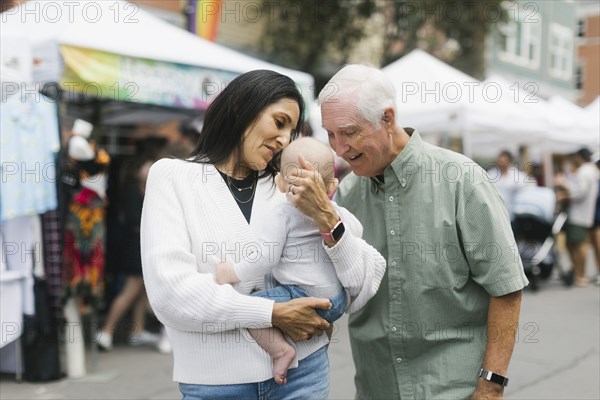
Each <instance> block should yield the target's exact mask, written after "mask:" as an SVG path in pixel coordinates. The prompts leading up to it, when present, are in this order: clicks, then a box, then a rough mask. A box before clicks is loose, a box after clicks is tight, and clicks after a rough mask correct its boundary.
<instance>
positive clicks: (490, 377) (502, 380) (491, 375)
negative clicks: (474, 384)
mask: <svg viewBox="0 0 600 400" xmlns="http://www.w3.org/2000/svg"><path fill="white" fill-rule="evenodd" d="M479 377H480V378H482V379H485V380H486V381H490V382H494V383H497V384H498V385H502V386H508V378H506V377H504V376H502V375H500V374H497V373H495V372H492V371H486V370H485V369H483V368H481V371H479Z"/></svg>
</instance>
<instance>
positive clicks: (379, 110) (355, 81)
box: [319, 64, 397, 128]
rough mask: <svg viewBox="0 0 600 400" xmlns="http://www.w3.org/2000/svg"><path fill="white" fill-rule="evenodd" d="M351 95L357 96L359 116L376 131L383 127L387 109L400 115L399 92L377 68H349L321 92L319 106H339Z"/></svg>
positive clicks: (353, 66) (350, 66)
mask: <svg viewBox="0 0 600 400" xmlns="http://www.w3.org/2000/svg"><path fill="white" fill-rule="evenodd" d="M350 95H354V96H356V108H357V111H358V114H359V116H361V117H363V118H364V119H366V120H367V121H368V122H370V123H371V124H372V125H373V126H374V127H375V128H379V127H380V126H381V118H382V117H383V112H384V111H385V109H386V108H392V109H393V110H394V112H396V111H397V106H396V88H395V87H394V84H393V83H392V81H391V80H390V79H389V78H388V77H387V76H386V75H385V74H384V73H383V72H382V71H381V70H379V69H377V68H374V67H370V66H368V65H361V64H350V65H347V66H345V67H344V68H342V69H341V70H339V71H338V72H337V73H336V74H335V75H334V76H333V77H332V78H331V79H330V80H329V82H328V83H327V84H326V85H325V87H324V88H323V89H322V90H321V92H320V93H319V104H321V105H322V104H323V103H326V102H337V101H338V99H340V98H342V97H344V96H350ZM396 115H397V113H396ZM396 122H397V118H396Z"/></svg>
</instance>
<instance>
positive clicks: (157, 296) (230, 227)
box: [141, 159, 385, 385]
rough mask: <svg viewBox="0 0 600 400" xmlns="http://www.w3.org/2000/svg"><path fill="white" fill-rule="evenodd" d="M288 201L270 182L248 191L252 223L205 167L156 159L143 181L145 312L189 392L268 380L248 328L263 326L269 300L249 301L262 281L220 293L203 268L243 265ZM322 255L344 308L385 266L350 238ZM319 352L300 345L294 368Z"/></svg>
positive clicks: (372, 288) (362, 296) (374, 283)
mask: <svg viewBox="0 0 600 400" xmlns="http://www.w3.org/2000/svg"><path fill="white" fill-rule="evenodd" d="M282 201H286V200H285V196H284V195H283V194H281V193H280V192H279V191H277V190H276V188H275V186H274V184H272V183H271V180H268V179H261V180H260V181H259V183H258V185H257V188H256V194H255V198H254V203H253V207H252V217H251V220H250V224H248V223H247V222H246V219H245V218H244V216H243V214H242V212H241V211H240V209H239V207H238V205H237V204H236V202H235V200H234V199H233V197H232V196H231V193H230V192H229V190H228V188H227V185H226V184H225V182H224V181H223V179H222V177H221V175H220V174H219V172H218V171H217V170H216V169H215V168H214V167H213V166H212V165H207V164H197V163H191V162H186V161H180V160H167V159H164V160H160V161H158V162H157V163H155V164H154V165H153V166H152V168H151V170H150V174H149V176H148V182H147V184H146V196H145V200H144V208H143V212H142V222H141V251H142V265H143V271H144V281H145V284H146V290H147V292H148V298H149V300H150V304H151V305H152V308H153V310H154V312H155V313H156V316H157V317H158V319H159V320H160V321H161V322H162V323H163V324H164V325H165V326H166V328H167V333H168V335H169V339H170V340H171V343H172V345H173V356H174V371H173V379H174V380H175V381H177V382H182V383H192V384H213V385H218V384H238V383H249V382H260V381H264V380H267V379H269V378H271V377H272V363H271V359H270V357H269V355H268V354H267V353H266V352H265V351H264V350H263V349H262V348H261V347H260V346H258V345H257V344H256V343H255V342H254V340H253V339H252V338H251V337H250V335H249V334H248V332H247V330H246V329H243V328H247V327H254V328H257V327H261V328H262V327H270V326H271V316H272V312H273V301H272V300H268V299H264V298H259V297H251V296H248V294H249V293H250V292H251V291H252V289H254V288H255V287H256V288H262V287H263V286H264V284H263V279H259V280H256V281H249V282H244V283H241V284H239V285H236V286H235V287H232V286H231V285H218V284H217V283H216V282H215V280H214V266H213V264H212V262H211V260H212V259H213V258H214V256H216V257H217V258H221V259H225V258H230V257H233V258H243V257H248V254H246V253H247V252H248V251H252V249H253V248H254V247H253V246H251V245H248V244H249V243H251V242H252V240H253V239H254V238H255V234H254V231H255V230H256V228H257V227H258V226H260V225H261V224H268V223H269V219H270V214H269V210H271V209H272V208H273V207H274V206H275V205H276V204H278V203H280V202H282ZM326 250H327V253H328V254H329V256H330V258H331V259H332V261H333V263H334V267H335V269H336V273H337V275H338V278H339V279H340V282H341V283H342V284H343V285H344V287H345V288H346V289H347V291H348V293H349V294H350V298H351V300H352V305H351V309H352V310H355V309H358V308H360V307H362V305H364V304H365V303H366V302H367V301H368V300H369V299H370V298H371V297H372V296H373V295H374V294H375V292H376V291H377V289H378V288H379V284H380V283H381V279H382V277H383V274H384V270H385V266H382V265H380V264H377V265H376V264H375V260H378V259H380V258H378V257H377V255H378V253H377V251H376V250H375V249H374V248H372V247H371V246H369V245H368V244H367V243H366V242H364V241H363V240H362V239H360V238H358V237H354V236H352V235H351V234H349V233H346V234H344V236H343V238H342V240H340V242H339V243H337V244H336V246H334V247H332V248H327V249H326ZM326 343H327V339H326V338H325V335H323V336H322V337H320V338H318V337H314V338H313V339H312V340H310V341H304V342H298V343H296V347H297V350H298V359H300V360H301V359H303V358H304V357H306V356H308V355H310V354H312V353H313V352H314V351H316V350H317V349H319V348H320V347H322V346H323V345H325V344H326Z"/></svg>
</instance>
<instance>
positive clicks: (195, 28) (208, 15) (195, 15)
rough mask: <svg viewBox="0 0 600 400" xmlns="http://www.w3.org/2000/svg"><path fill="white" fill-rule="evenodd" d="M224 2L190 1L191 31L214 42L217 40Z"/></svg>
mask: <svg viewBox="0 0 600 400" xmlns="http://www.w3.org/2000/svg"><path fill="white" fill-rule="evenodd" d="M221 1H222V0H189V7H190V9H191V13H190V19H189V25H190V26H189V31H190V32H192V33H195V34H196V35H198V36H200V37H201V38H203V39H206V40H210V41H211V42H214V41H215V39H216V38H217V28H218V27H219V21H220V15H221Z"/></svg>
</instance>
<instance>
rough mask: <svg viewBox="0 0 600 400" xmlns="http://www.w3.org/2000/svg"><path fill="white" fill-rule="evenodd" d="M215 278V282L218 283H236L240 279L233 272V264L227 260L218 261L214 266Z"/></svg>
mask: <svg viewBox="0 0 600 400" xmlns="http://www.w3.org/2000/svg"><path fill="white" fill-rule="evenodd" d="M215 278H216V279H217V283H218V284H219V285H223V284H225V283H231V284H233V283H238V282H239V281H240V280H239V278H238V277H237V275H236V274H235V270H234V269H233V264H231V263H230V262H228V261H225V262H224V263H220V264H219V265H217V267H216V271H215Z"/></svg>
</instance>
